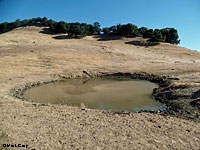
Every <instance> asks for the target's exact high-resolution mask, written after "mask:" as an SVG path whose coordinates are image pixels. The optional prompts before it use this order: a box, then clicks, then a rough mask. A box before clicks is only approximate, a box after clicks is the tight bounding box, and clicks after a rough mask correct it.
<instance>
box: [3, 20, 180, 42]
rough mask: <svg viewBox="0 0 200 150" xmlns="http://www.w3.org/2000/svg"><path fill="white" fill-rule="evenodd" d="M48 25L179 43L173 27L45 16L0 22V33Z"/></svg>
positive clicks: (69, 30)
mask: <svg viewBox="0 0 200 150" xmlns="http://www.w3.org/2000/svg"><path fill="white" fill-rule="evenodd" d="M31 25H36V26H48V27H49V30H51V31H53V32H54V33H55V34H58V33H64V34H65V33H67V34H68V36H70V37H76V38H77V37H84V36H87V35H94V34H101V32H103V34H105V35H118V36H129V37H136V36H142V37H144V38H149V40H150V41H152V42H167V43H172V44H179V43H180V40H179V36H178V31H177V30H176V29H174V28H164V29H155V30H153V29H148V28H147V27H141V28H138V27H137V26H136V25H133V24H131V23H128V24H123V25H122V24H118V25H116V26H115V25H114V26H111V27H106V28H103V29H101V28H100V23H99V22H94V24H93V25H91V24H87V23H79V22H76V23H66V22H64V21H60V22H56V21H54V20H52V19H50V20H48V19H47V18H46V17H43V18H40V17H38V18H32V19H28V20H22V21H21V20H19V19H17V20H16V21H15V22H11V23H8V22H4V23H1V24H0V33H4V32H8V31H10V30H12V29H14V28H17V27H23V26H31Z"/></svg>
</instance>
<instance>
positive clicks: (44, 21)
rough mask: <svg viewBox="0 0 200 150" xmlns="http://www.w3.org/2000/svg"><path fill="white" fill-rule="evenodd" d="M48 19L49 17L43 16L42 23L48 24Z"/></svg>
mask: <svg viewBox="0 0 200 150" xmlns="http://www.w3.org/2000/svg"><path fill="white" fill-rule="evenodd" d="M47 21H48V19H47V18H46V17H43V18H42V19H41V24H42V25H44V26H47Z"/></svg>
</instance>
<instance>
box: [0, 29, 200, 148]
mask: <svg viewBox="0 0 200 150" xmlns="http://www.w3.org/2000/svg"><path fill="white" fill-rule="evenodd" d="M42 32H43V30H42V28H41V27H24V28H18V29H15V30H13V31H10V32H8V33H4V34H1V35H0V72H1V73H0V144H1V147H0V149H4V148H3V147H2V144H4V143H5V144H27V145H28V149H37V150H40V149H48V150H49V149H52V150H59V149H142V150H143V149H159V150H160V149H166V150H167V149H170V150H171V149H177V150H179V149H180V150H183V149H184V150H187V149H188V150H190V149H193V150H199V149H200V144H199V143H200V117H199V111H200V110H199V108H198V107H197V106H196V107H194V106H192V105H190V103H189V102H191V101H193V100H197V101H198V98H199V95H200V94H199V92H198V90H200V53H199V52H196V51H192V50H189V49H186V48H182V47H179V46H175V45H171V44H167V43H160V44H158V45H156V44H155V45H151V44H150V45H148V44H147V43H146V42H145V40H144V39H142V38H123V39H117V38H114V39H113V38H111V37H91V36H88V37H85V38H83V39H67V38H66V37H65V36H63V35H53V34H47V33H46V34H45V33H42ZM83 71H86V72H88V73H89V74H99V73H102V72H103V73H116V72H129V73H140V72H146V73H153V74H156V75H160V76H162V75H164V76H169V77H172V78H178V79H179V80H172V84H173V86H177V87H181V86H182V85H184V86H187V87H188V88H177V89H174V90H172V92H177V93H178V94H179V96H178V97H175V98H174V97H167V98H168V100H169V101H170V100H171V101H172V102H176V104H177V106H180V109H181V110H186V111H183V114H185V116H186V117H182V116H181V114H182V112H181V111H180V112H179V113H177V114H179V115H173V114H169V115H161V114H159V113H156V114H153V113H144V112H143V113H129V114H116V113H113V112H105V111H101V110H90V109H82V108H79V107H70V106H61V105H50V104H48V105H43V104H35V103H29V102H25V101H21V100H19V99H17V98H15V97H13V96H12V95H11V94H10V91H11V90H12V89H13V88H19V87H21V86H23V85H25V84H28V83H35V82H38V81H41V82H43V81H50V80H56V79H58V80H60V79H65V78H73V77H77V76H86V75H85V74H84V73H83ZM195 93H196V94H195ZM198 94H199V95H198ZM191 97H193V99H192V98H191ZM199 101H200V100H199ZM182 103H184V105H181V104H182ZM177 110H178V111H179V107H178V108H177ZM178 111H177V112H178ZM188 116H192V117H191V118H190V117H188ZM11 149H14V148H11ZM21 149H24V148H21Z"/></svg>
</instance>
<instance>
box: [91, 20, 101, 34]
mask: <svg viewBox="0 0 200 150" xmlns="http://www.w3.org/2000/svg"><path fill="white" fill-rule="evenodd" d="M93 27H94V33H95V34H100V32H101V28H100V27H101V25H100V23H99V22H94V24H93Z"/></svg>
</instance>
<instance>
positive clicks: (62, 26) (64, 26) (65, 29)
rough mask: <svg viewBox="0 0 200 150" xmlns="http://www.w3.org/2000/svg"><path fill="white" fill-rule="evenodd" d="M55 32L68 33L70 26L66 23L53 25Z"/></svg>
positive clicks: (61, 22)
mask: <svg viewBox="0 0 200 150" xmlns="http://www.w3.org/2000/svg"><path fill="white" fill-rule="evenodd" d="M52 28H53V31H54V32H55V33H67V32H68V26H67V24H66V23H65V22H64V21H60V22H58V23H54V24H52Z"/></svg>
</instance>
